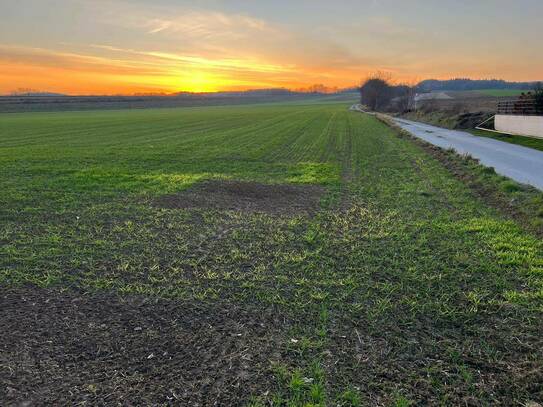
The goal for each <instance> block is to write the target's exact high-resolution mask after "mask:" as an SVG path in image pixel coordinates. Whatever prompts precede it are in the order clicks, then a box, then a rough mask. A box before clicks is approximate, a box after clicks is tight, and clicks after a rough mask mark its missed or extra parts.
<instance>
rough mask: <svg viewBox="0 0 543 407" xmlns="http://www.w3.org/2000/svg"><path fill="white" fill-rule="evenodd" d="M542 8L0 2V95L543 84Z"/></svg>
mask: <svg viewBox="0 0 543 407" xmlns="http://www.w3.org/2000/svg"><path fill="white" fill-rule="evenodd" d="M542 39H543V1H542V0H516V1H511V0H507V1H505V0H503V1H502V0H335V1H322V0H273V1H269V0H266V1H264V0H232V1H229V0H198V1H196V0H195V1H185V0H154V1H151V0H0V93H1V94H6V93H9V92H11V91H13V90H15V89H17V88H32V89H35V90H40V91H49V92H62V93H69V94H118V93H125V94H131V93H139V92H178V91H220V90H236V89H249V88H251V89H253V88H275V87H288V88H302V87H307V86H310V85H312V84H325V85H327V86H330V87H348V86H353V85H356V84H357V83H359V82H360V80H361V79H362V78H364V77H365V76H366V75H368V74H369V73H371V72H374V71H376V70H381V71H386V72H389V73H390V74H391V75H392V76H393V77H394V78H395V79H396V80H398V81H409V82H414V81H418V80H421V79H426V78H430V77H431V78H450V77H473V78H490V77H492V78H494V77H496V78H503V79H507V80H518V81H527V80H541V79H543V53H542V52H541V41H542Z"/></svg>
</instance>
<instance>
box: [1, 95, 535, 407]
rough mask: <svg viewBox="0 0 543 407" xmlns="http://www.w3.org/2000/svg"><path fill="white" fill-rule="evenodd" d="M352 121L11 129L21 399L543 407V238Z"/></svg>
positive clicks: (10, 281)
mask: <svg viewBox="0 0 543 407" xmlns="http://www.w3.org/2000/svg"><path fill="white" fill-rule="evenodd" d="M348 107H349V105H347V104H345V103H344V102H338V103H329V104H323V103H311V104H303V103H301V104H291V105H287V104H285V105H281V104H275V105H274V104H270V105H251V106H242V107H240V106H222V107H198V108H178V109H148V110H118V111H114V110H111V111H92V112H64V113H62V112H57V113H25V114H3V115H0V168H1V174H0V188H1V190H2V193H1V194H0V309H1V310H2V313H1V315H0V325H1V327H2V329H0V350H1V351H0V400H3V403H2V404H4V405H11V404H22V403H28V405H35V404H56V405H58V404H70V405H73V404H77V403H81V404H85V403H86V404H89V405H96V404H107V405H112V404H130V405H162V404H166V405H169V404H174V405H203V406H209V405H220V406H227V405H246V406H253V407H257V406H267V405H273V406H336V405H339V406H363V405H385V406H409V405H419V404H420V405H427V404H430V405H530V404H529V403H537V402H539V403H541V402H542V401H543V323H542V318H541V317H542V311H543V243H542V240H541V236H542V235H538V234H537V233H536V232H534V231H533V229H529V228H527V227H525V225H524V224H522V222H519V221H518V220H514V219H513V218H512V217H510V216H508V215H507V213H504V212H503V211H501V210H499V209H497V208H495V207H494V206H491V205H490V203H489V202H487V200H485V199H484V197H481V196H480V195H477V194H475V193H474V192H473V190H472V189H470V188H469V187H468V186H467V185H466V183H465V182H463V180H462V179H459V178H458V177H456V176H455V175H454V174H453V173H452V172H451V171H450V170H449V169H447V168H446V167H445V166H444V165H443V164H442V163H441V162H440V161H439V160H437V159H436V158H435V157H434V156H432V155H430V154H429V153H428V152H427V151H426V150H425V149H423V148H421V147H420V146H419V145H418V144H416V143H414V142H413V141H411V140H409V139H407V138H402V137H399V135H398V134H396V133H395V131H394V130H393V129H391V128H389V127H387V126H386V125H385V124H383V123H381V122H379V121H378V120H377V119H376V118H374V117H372V116H367V115H362V114H360V113H356V112H350V111H348ZM534 217H539V218H538V219H536V221H538V222H540V223H539V225H540V226H541V224H543V211H541V213H539V214H534ZM532 405H536V404H532Z"/></svg>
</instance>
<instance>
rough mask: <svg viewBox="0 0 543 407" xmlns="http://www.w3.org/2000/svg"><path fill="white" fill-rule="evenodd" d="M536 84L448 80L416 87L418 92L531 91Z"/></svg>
mask: <svg viewBox="0 0 543 407" xmlns="http://www.w3.org/2000/svg"><path fill="white" fill-rule="evenodd" d="M536 83H537V82H507V81H504V80H501V79H480V80H474V79H464V78H457V79H449V80H437V79H427V80H425V81H422V82H420V83H419V84H418V85H417V90H418V91H420V92H432V91H468V90H488V89H520V90H528V89H533V88H534V86H535V84H536Z"/></svg>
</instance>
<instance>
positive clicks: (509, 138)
mask: <svg viewBox="0 0 543 407" xmlns="http://www.w3.org/2000/svg"><path fill="white" fill-rule="evenodd" d="M468 131H469V132H470V133H471V134H473V135H474V136H478V137H489V138H493V139H495V140H500V141H505V142H506V143H511V144H518V145H520V146H524V147H529V148H533V149H535V150H540V151H543V139H539V138H535V137H523V136H515V135H511V134H499V133H494V132H491V131H485V130H478V129H471V130H468Z"/></svg>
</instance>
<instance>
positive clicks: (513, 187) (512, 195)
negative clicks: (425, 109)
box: [377, 114, 543, 236]
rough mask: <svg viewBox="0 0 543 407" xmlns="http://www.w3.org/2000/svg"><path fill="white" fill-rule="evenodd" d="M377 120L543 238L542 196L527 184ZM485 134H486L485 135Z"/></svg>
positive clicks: (382, 117) (383, 117) (382, 118)
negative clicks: (408, 140)
mask: <svg viewBox="0 0 543 407" xmlns="http://www.w3.org/2000/svg"><path fill="white" fill-rule="evenodd" d="M377 118H378V119H379V120H380V121H382V122H383V123H386V124H387V125H388V126H390V127H391V128H393V129H395V130H396V132H397V134H398V135H399V136H400V137H404V138H408V139H410V140H412V141H413V142H414V143H416V144H417V145H419V146H420V147H422V148H423V149H424V150H425V151H426V152H428V153H429V154H431V155H432V156H433V157H435V158H436V159H438V160H439V161H440V162H441V163H442V164H443V165H444V166H445V167H446V168H447V169H449V170H450V171H451V173H452V175H454V176H455V177H456V178H458V179H460V180H461V181H463V182H466V184H467V185H468V187H469V188H470V189H471V190H472V191H473V192H474V194H475V195H476V196H478V197H479V198H480V199H482V200H484V201H485V203H487V204H488V205H490V206H493V207H495V208H497V209H499V210H500V211H501V212H502V213H503V214H504V215H505V216H508V217H511V218H512V219H516V220H517V221H519V222H520V224H522V225H523V226H524V227H525V228H527V230H530V231H531V232H532V233H535V234H536V235H537V236H543V193H542V192H541V191H538V190H537V189H536V188H533V187H531V186H529V185H522V184H519V183H517V182H515V181H513V180H511V179H509V178H507V177H504V176H502V175H499V174H497V173H496V172H495V171H494V170H493V169H492V168H489V167H485V166H483V165H481V164H479V161H478V160H476V159H474V158H472V157H470V156H467V155H461V154H458V153H456V152H455V151H454V150H452V149H448V150H445V149H442V148H439V147H437V146H434V145H432V144H430V143H427V142H426V141H424V140H421V139H419V138H418V137H415V136H412V135H411V134H410V133H409V132H408V131H406V130H404V129H402V128H401V127H399V126H398V125H396V124H395V123H394V122H393V121H392V120H391V119H390V117H389V116H386V115H382V114H379V115H377ZM485 133H488V132H485Z"/></svg>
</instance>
